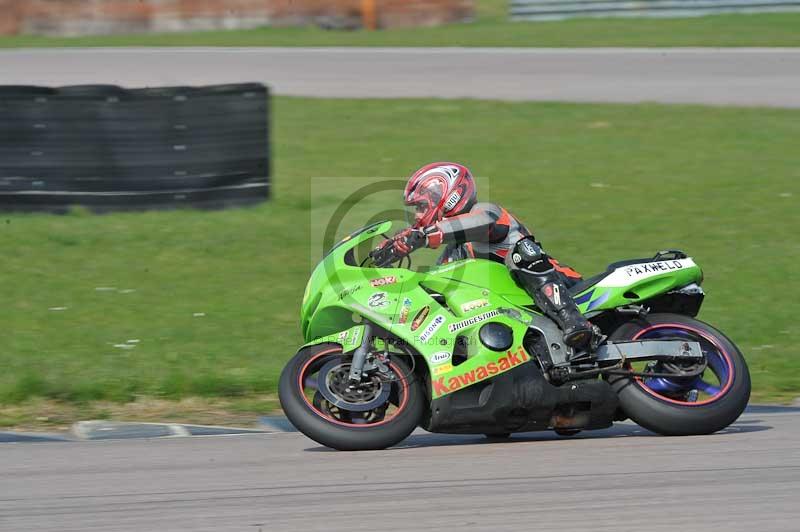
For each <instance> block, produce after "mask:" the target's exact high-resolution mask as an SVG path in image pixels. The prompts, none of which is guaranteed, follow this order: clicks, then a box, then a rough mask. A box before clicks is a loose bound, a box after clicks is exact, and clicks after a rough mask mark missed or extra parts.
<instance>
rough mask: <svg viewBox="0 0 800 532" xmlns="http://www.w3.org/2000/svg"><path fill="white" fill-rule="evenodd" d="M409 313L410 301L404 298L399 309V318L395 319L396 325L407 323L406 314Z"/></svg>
mask: <svg viewBox="0 0 800 532" xmlns="http://www.w3.org/2000/svg"><path fill="white" fill-rule="evenodd" d="M409 312H411V300H410V299H408V298H405V299H404V300H403V308H401V309H400V316H398V318H397V323H399V324H400V325H402V324H404V323H405V322H407V321H408V313H409Z"/></svg>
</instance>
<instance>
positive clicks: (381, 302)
mask: <svg viewBox="0 0 800 532" xmlns="http://www.w3.org/2000/svg"><path fill="white" fill-rule="evenodd" d="M388 304H389V300H388V299H386V292H376V293H374V294H372V295H371V296H369V306H370V307H372V308H381V307H385V306H386V305H388Z"/></svg>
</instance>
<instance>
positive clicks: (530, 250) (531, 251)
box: [520, 238, 538, 256]
mask: <svg viewBox="0 0 800 532" xmlns="http://www.w3.org/2000/svg"><path fill="white" fill-rule="evenodd" d="M520 244H521V245H522V248H523V249H524V250H525V253H527V254H528V255H531V256H533V255H538V253H537V252H536V248H535V247H534V246H533V243H531V241H530V240H528V239H527V238H526V239H525V240H523V241H522V242H520Z"/></svg>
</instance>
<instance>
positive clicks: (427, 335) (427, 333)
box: [419, 314, 444, 344]
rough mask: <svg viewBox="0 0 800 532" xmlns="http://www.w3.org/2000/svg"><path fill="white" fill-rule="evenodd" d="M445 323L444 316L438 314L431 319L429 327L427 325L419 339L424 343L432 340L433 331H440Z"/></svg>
mask: <svg viewBox="0 0 800 532" xmlns="http://www.w3.org/2000/svg"><path fill="white" fill-rule="evenodd" d="M443 323H444V316H442V315H441V314H437V315H436V317H435V318H433V321H431V322H430V324H429V325H428V326H427V327H425V330H424V331H422V334H420V335H419V341H420V342H422V343H423V344H424V343H425V342H427V341H428V340H430V339H431V336H433V333H435V332H436V331H438V330H439V327H441V326H442V324H443Z"/></svg>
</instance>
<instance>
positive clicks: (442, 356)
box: [428, 351, 452, 364]
mask: <svg viewBox="0 0 800 532" xmlns="http://www.w3.org/2000/svg"><path fill="white" fill-rule="evenodd" d="M451 356H452V355H451V354H450V351H439V352H438V353H434V354H432V355H431V356H430V357H428V360H430V362H431V364H442V363H444V362H448V361H449V360H450V357H451Z"/></svg>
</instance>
